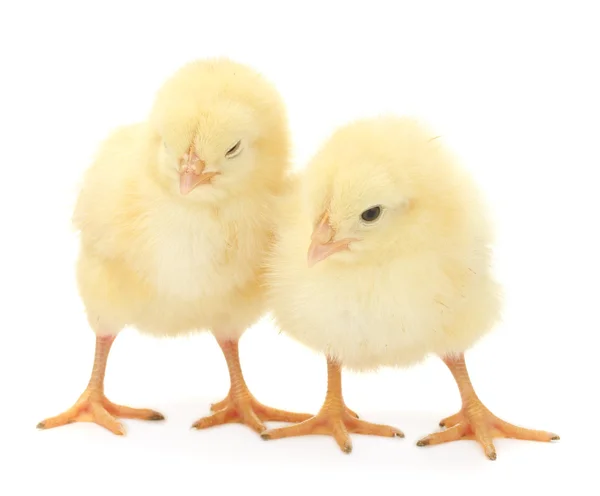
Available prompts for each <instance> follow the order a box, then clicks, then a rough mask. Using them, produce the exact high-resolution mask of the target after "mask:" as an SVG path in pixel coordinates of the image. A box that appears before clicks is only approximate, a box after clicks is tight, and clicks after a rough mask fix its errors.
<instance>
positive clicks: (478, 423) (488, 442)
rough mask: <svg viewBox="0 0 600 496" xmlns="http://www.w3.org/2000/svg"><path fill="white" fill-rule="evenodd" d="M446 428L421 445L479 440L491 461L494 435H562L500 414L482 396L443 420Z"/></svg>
mask: <svg viewBox="0 0 600 496" xmlns="http://www.w3.org/2000/svg"><path fill="white" fill-rule="evenodd" d="M440 426H441V427H445V428H446V430H444V431H442V432H436V433H434V434H430V435H429V436H426V437H424V438H423V439H421V440H420V441H419V442H417V446H428V445H433V444H442V443H447V442H450V441H458V440H460V439H471V440H476V441H477V442H478V443H479V444H480V445H481V446H482V447H483V450H484V452H485V454H486V455H487V457H488V458H489V459H490V460H495V459H496V448H494V444H493V442H492V439H493V438H511V439H521V440H527V441H543V442H549V441H556V440H558V439H560V437H559V436H557V435H556V434H553V433H552V432H545V431H535V430H531V429H524V428H523V427H518V426H516V425H513V424H509V423H508V422H505V421H504V420H501V419H499V418H498V417H496V416H495V415H494V414H493V413H492V412H490V411H489V410H488V409H487V408H486V407H485V406H484V405H483V404H482V403H481V401H479V400H478V399H477V400H475V401H473V402H472V403H471V404H469V405H468V406H466V407H463V409H462V410H461V411H460V412H458V413H456V414H454V415H452V416H450V417H447V418H445V419H443V420H442V421H441V422H440Z"/></svg>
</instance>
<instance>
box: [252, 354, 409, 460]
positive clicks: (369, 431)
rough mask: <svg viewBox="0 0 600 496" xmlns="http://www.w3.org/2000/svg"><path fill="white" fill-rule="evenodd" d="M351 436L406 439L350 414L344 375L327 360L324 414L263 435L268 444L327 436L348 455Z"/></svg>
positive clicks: (389, 428) (350, 446)
mask: <svg viewBox="0 0 600 496" xmlns="http://www.w3.org/2000/svg"><path fill="white" fill-rule="evenodd" d="M350 433H355V434H365V435H371V436H384V437H404V434H403V433H402V431H400V430H398V429H396V428H394V427H391V426H388V425H381V424H372V423H370V422H365V421H364V420H359V419H358V416H357V415H356V414H355V413H354V412H352V411H351V410H349V409H348V408H347V407H346V404H345V403H344V398H343V396H342V371H341V367H340V365H339V364H338V363H336V362H335V361H334V360H332V359H330V358H328V359H327V394H326V396H325V402H324V404H323V406H322V407H321V410H320V411H319V413H317V415H315V416H314V417H312V418H310V419H308V420H306V421H304V422H302V423H300V424H296V425H293V426H291V427H282V428H280V429H272V430H268V431H265V432H263V433H262V435H261V436H262V438H263V439H265V440H270V439H282V438H286V437H295V436H306V435H312V434H325V435H330V436H332V437H333V438H334V439H335V441H336V443H337V444H338V446H339V447H340V449H341V450H342V451H343V452H344V453H351V452H352V441H351V439H350Z"/></svg>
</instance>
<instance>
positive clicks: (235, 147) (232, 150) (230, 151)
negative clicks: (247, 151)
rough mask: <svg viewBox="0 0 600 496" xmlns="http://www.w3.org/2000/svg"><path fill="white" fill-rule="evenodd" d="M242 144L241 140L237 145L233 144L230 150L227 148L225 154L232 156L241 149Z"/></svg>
mask: <svg viewBox="0 0 600 496" xmlns="http://www.w3.org/2000/svg"><path fill="white" fill-rule="evenodd" d="M241 145H242V141H241V140H240V141H238V142H237V143H236V144H235V145H233V146H232V147H231V148H230V149H229V150H227V153H226V154H225V156H226V157H231V156H232V155H234V154H235V153H236V152H237V151H238V150H239V149H240V146H241Z"/></svg>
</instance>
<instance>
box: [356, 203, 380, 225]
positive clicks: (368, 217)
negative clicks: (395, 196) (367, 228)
mask: <svg viewBox="0 0 600 496" xmlns="http://www.w3.org/2000/svg"><path fill="white" fill-rule="evenodd" d="M380 215H381V207H380V206H377V207H371V208H369V209H368V210H365V211H364V212H363V213H362V214H360V218H361V219H362V220H364V221H365V222H373V221H376V220H377V219H378V218H379V216H380Z"/></svg>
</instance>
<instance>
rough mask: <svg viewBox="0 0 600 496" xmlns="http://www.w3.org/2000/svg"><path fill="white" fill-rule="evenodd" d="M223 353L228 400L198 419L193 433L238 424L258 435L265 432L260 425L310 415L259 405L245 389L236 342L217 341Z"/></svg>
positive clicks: (291, 420)
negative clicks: (228, 381)
mask: <svg viewBox="0 0 600 496" xmlns="http://www.w3.org/2000/svg"><path fill="white" fill-rule="evenodd" d="M219 346H220V347H221V349H222V350H223V355H225V360H226V361H227V367H228V369H229V379H230V382H231V386H230V388H229V393H228V394H227V397H226V398H225V399H224V400H223V401H220V402H218V403H215V404H213V405H212V406H211V410H212V411H214V412H215V413H213V414H212V415H210V416H208V417H204V418H201V419H200V420H198V421H197V422H195V423H194V424H193V425H192V427H193V428H194V429H207V428H208V427H214V426H216V425H223V424H230V423H239V424H245V425H247V426H248V427H250V428H251V429H253V430H255V431H256V432H258V433H260V432H262V431H264V430H265V429H266V427H265V426H264V424H263V422H269V421H273V422H302V421H303V420H306V419H307V418H310V415H309V414H307V413H292V412H286V411H284V410H278V409H276V408H271V407H268V406H265V405H263V404H262V403H260V402H258V400H257V399H256V398H254V396H252V393H250V390H249V389H248V386H247V385H246V381H245V380H244V375H243V374H242V368H241V366H240V356H239V352H238V342H237V341H219Z"/></svg>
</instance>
